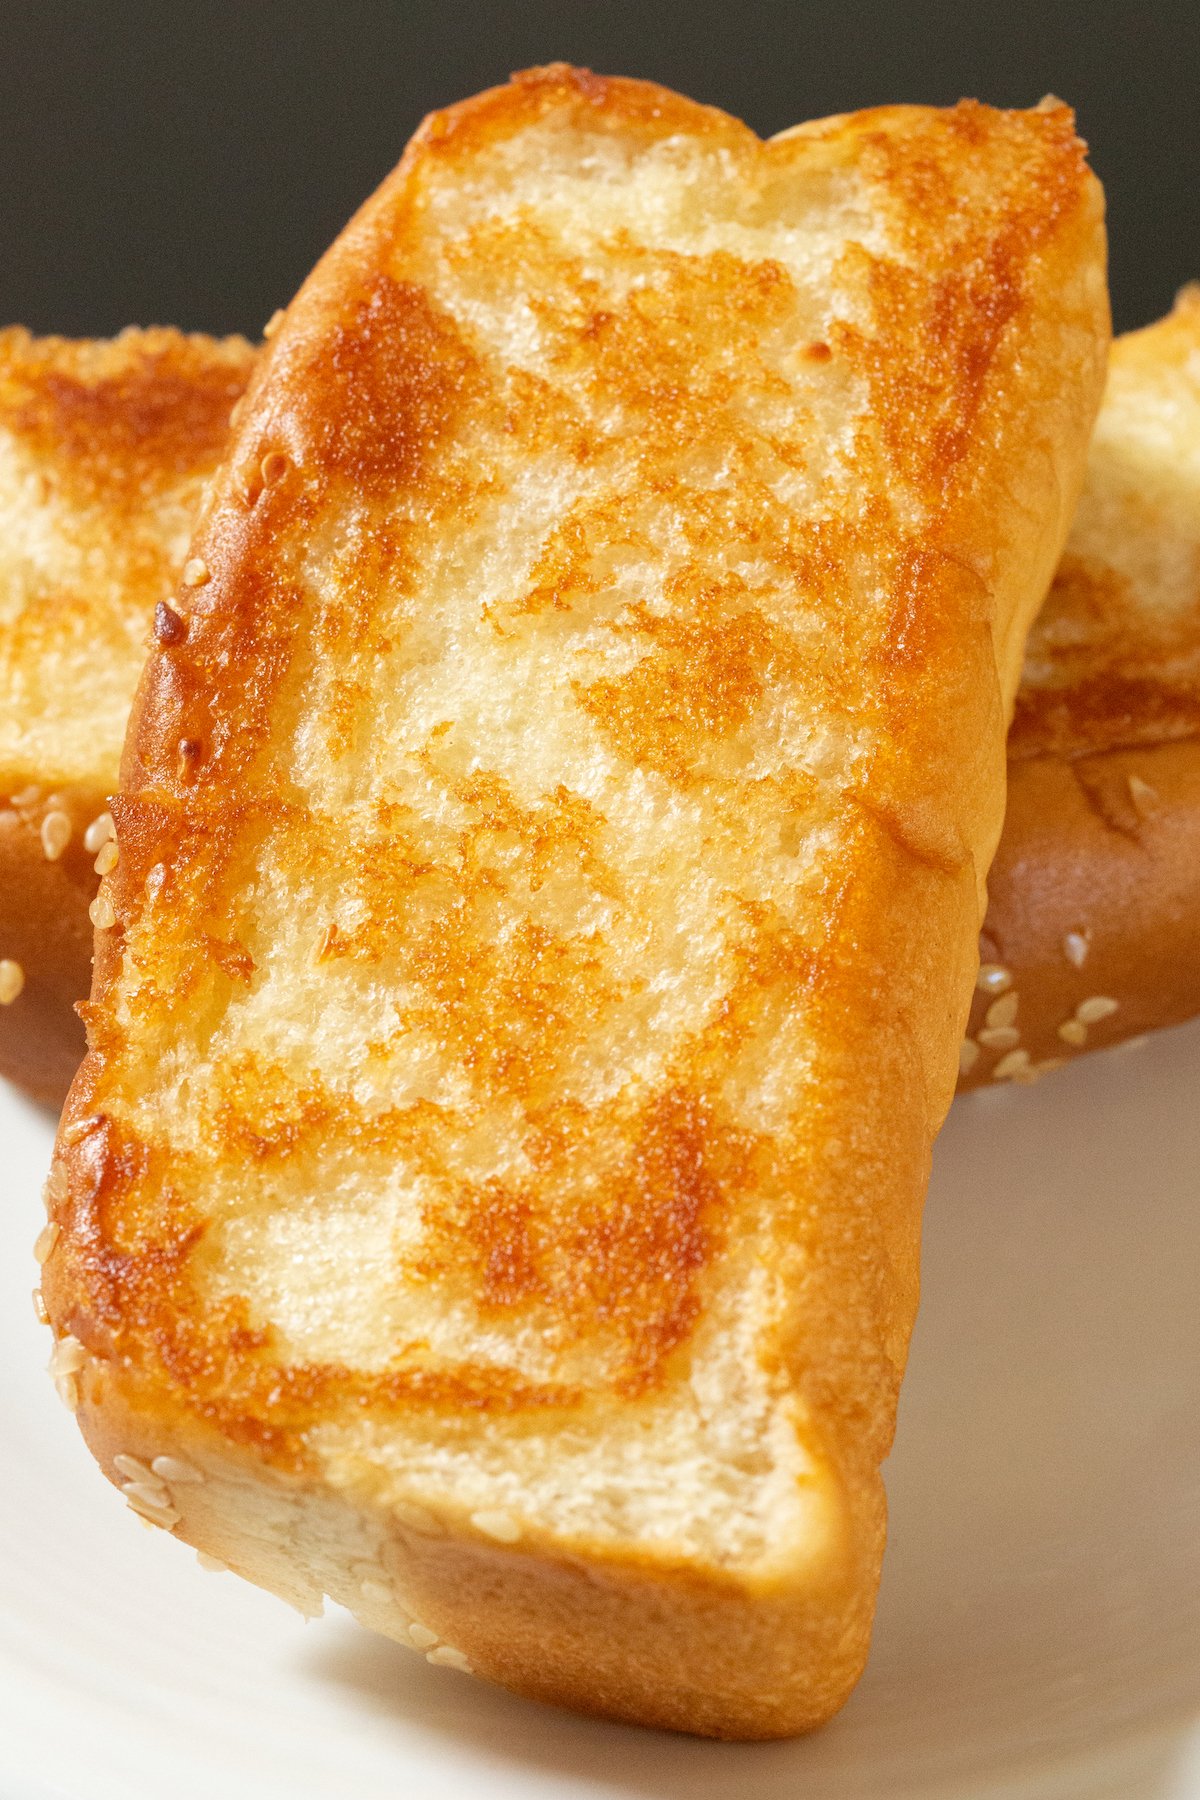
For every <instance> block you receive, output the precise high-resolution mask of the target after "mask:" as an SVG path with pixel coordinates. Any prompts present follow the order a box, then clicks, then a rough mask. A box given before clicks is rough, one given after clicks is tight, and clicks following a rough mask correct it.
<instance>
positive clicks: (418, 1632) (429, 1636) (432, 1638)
mask: <svg viewBox="0 0 1200 1800" xmlns="http://www.w3.org/2000/svg"><path fill="white" fill-rule="evenodd" d="M408 1635H409V1637H410V1638H411V1639H412V1641H413V1643H414V1644H415V1645H416V1646H417V1649H418V1650H428V1649H430V1648H431V1647H432V1645H434V1644H436V1643H437V1641H438V1640H437V1632H436V1631H430V1629H429V1627H428V1625H418V1624H416V1623H414V1624H412V1625H410V1626H409V1628H408Z"/></svg>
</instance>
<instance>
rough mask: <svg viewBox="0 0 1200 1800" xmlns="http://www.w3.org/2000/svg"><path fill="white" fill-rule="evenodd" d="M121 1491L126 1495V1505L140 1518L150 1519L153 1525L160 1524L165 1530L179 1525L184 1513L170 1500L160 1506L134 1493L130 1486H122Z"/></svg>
mask: <svg viewBox="0 0 1200 1800" xmlns="http://www.w3.org/2000/svg"><path fill="white" fill-rule="evenodd" d="M121 1492H122V1493H123V1494H124V1496H125V1503H126V1505H127V1506H128V1507H129V1508H130V1510H131V1511H132V1512H135V1513H136V1514H137V1515H138V1517H139V1518H140V1519H148V1520H149V1522H150V1524H151V1525H159V1526H161V1527H162V1529H163V1530H164V1531H170V1530H171V1528H172V1526H174V1525H178V1523H179V1520H180V1518H181V1516H182V1515H181V1514H180V1513H177V1512H176V1511H175V1508H174V1507H173V1506H172V1505H170V1503H169V1502H168V1504H166V1505H165V1506H160V1505H158V1504H156V1503H155V1502H152V1501H150V1500H147V1499H145V1498H143V1496H142V1495H140V1494H134V1493H132V1492H131V1490H130V1489H129V1488H122V1489H121Z"/></svg>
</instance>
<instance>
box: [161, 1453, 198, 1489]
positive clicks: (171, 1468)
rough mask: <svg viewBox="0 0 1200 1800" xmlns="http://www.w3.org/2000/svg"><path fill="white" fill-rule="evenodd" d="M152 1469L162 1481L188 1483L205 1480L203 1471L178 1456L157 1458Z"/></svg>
mask: <svg viewBox="0 0 1200 1800" xmlns="http://www.w3.org/2000/svg"><path fill="white" fill-rule="evenodd" d="M150 1467H151V1470H152V1471H153V1473H154V1474H155V1475H157V1477H158V1479H159V1480H160V1481H173V1482H180V1481H182V1482H185V1483H186V1482H189V1481H203V1480H204V1472H203V1470H202V1469H197V1468H196V1467H195V1465H194V1464H193V1463H190V1462H184V1461H183V1459H182V1458H181V1457H178V1456H156V1457H155V1459H154V1461H153V1462H152V1463H151V1464H150Z"/></svg>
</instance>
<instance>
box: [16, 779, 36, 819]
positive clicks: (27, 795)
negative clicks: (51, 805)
mask: <svg viewBox="0 0 1200 1800" xmlns="http://www.w3.org/2000/svg"><path fill="white" fill-rule="evenodd" d="M41 797H42V790H41V788H40V787H36V786H34V785H33V784H32V783H30V785H29V786H28V787H23V788H22V789H21V791H20V793H18V794H14V795H13V796H12V803H13V805H14V806H15V807H16V809H17V811H18V812H28V811H29V808H30V807H31V806H36V805H37V803H38V801H39V800H40V799H41Z"/></svg>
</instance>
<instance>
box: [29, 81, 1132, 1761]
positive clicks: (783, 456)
mask: <svg viewBox="0 0 1200 1800" xmlns="http://www.w3.org/2000/svg"><path fill="white" fill-rule="evenodd" d="M1106 341H1107V310H1106V301H1105V295H1104V270H1103V237H1102V226H1101V205H1100V198H1099V191H1098V188H1097V187H1096V184H1095V183H1094V181H1093V180H1092V178H1091V177H1090V176H1089V175H1088V174H1087V171H1086V168H1085V165H1084V162H1083V156H1082V148H1081V146H1080V145H1079V143H1078V141H1077V140H1076V139H1075V137H1074V133H1073V128H1072V121H1071V118H1070V115H1069V113H1068V112H1067V110H1066V109H1065V108H1061V107H1050V108H1045V109H1039V110H1038V111H1036V112H1033V113H1028V114H1003V113H996V112H992V111H989V110H988V109H985V108H983V107H979V106H975V105H971V104H967V105H964V106H962V107H960V108H957V109H955V110H953V111H951V112H944V113H941V112H936V111H932V110H928V109H920V108H899V109H888V110H884V111H880V112H875V113H870V114H865V115H858V116H855V117H851V118H846V119H840V120H833V121H828V122H825V123H824V124H821V125H817V126H811V127H806V128H804V129H802V130H801V131H798V132H796V133H792V134H788V135H787V136H786V137H784V138H783V139H780V140H776V141H774V142H772V143H769V144H763V143H761V142H760V141H759V140H758V139H756V138H755V137H754V136H753V135H752V134H751V133H749V132H748V131H747V130H746V129H745V128H744V127H742V126H740V125H738V124H737V123H736V122H735V121H733V120H730V119H728V118H727V117H725V116H724V115H722V114H719V113H716V112H712V111H710V110H708V109H704V108H700V107H697V106H694V105H692V104H691V103H690V102H687V101H684V100H682V99H680V98H679V97H677V96H675V95H672V94H670V93H668V92H666V91H665V90H662V89H658V88H654V87H651V86H648V85H645V84H641V83H632V82H624V81H608V80H601V79H598V78H596V77H592V76H589V75H586V74H583V73H580V72H576V71H571V70H566V69H562V68H554V69H550V70H545V71H535V72H533V73H532V74H530V75H527V76H525V77H521V78H518V79H517V80H516V81H515V82H514V84H513V85H511V86H510V87H508V88H505V89H500V90H496V91H494V92H492V93H490V94H486V95H483V96H480V97H479V98H478V99H476V100H474V101H470V102H467V103H465V104H464V105H462V106H460V107H456V108H453V109H451V111H449V112H448V113H443V114H437V115H434V117H433V118H432V119H431V120H429V121H428V122H427V123H426V125H425V126H424V127H423V128H422V131H421V132H420V133H419V134H418V137H417V139H416V140H414V143H413V145H412V146H411V147H410V150H409V152H408V153H407V155H406V157H405V159H404V162H403V163H402V164H401V166H400V168H399V170H398V171H397V172H396V174H395V175H394V176H392V177H391V178H390V179H389V181H388V182H386V183H385V184H384V186H383V187H382V188H381V190H380V191H379V193H378V194H377V195H376V196H375V197H374V198H373V199H372V200H371V201H370V202H369V203H368V205H367V206H366V207H365V208H364V209H363V211H362V212H361V213H360V214H359V216H358V217H357V219H356V220H355V221H354V222H353V224H352V225H351V226H350V227H349V228H348V230H347V231H346V232H345V233H344V234H343V236H342V238H341V239H339V241H338V243H337V244H336V245H335V246H334V248H333V249H332V250H331V251H330V252H329V253H328V255H327V256H326V257H325V259H324V260H323V262H322V263H321V264H320V265H319V266H318V268H317V270H316V272H315V273H314V275H313V276H312V277H311V278H310V280H309V282H308V283H307V284H306V286H305V288H304V289H303V290H302V291H301V294H300V296H299V297H298V298H297V300H296V301H295V302H294V303H293V305H292V306H291V308H289V310H288V313H287V315H286V317H285V319H284V321H283V324H282V326H281V328H280V330H279V331H278V334H277V335H276V336H274V337H273V339H272V341H271V344H270V347H269V350H268V351H267V353H266V356H265V358H264V360H263V362H262V363H261V365H260V367H259V369H258V371H257V373H256V376H255V379H254V381H253V383H252V386H251V389H250V392H249V395H248V399H247V403H246V406H245V408H244V411H243V415H242V417H241V418H240V421H239V424H238V426H237V428H236V430H235V433H234V436H233V439H232V444H231V449H230V455H229V460H228V462H227V464H226V466H225V468H224V469H223V471H222V472H221V474H220V476H219V477H218V479H217V481H216V483H215V486H214V490H213V493H212V497H211V500H210V502H209V504H208V506H207V507H206V509H205V511H204V513H203V514H202V517H201V520H200V523H199V526H198V529H197V533H196V536H195V538H194V540H193V542H192V545H191V547H190V551H189V579H188V583H187V585H186V586H181V587H180V588H179V590H178V592H177V594H176V596H175V598H174V600H173V601H172V603H171V605H170V606H169V607H164V608H163V609H162V610H161V611H160V614H159V617H158V626H157V629H158V636H159V646H160V647H159V649H158V651H157V653H156V654H155V655H154V656H153V657H152V658H151V661H150V663H149V665H148V667H147V670H146V673H145V675H144V677H143V680H142V684H141V688H140V690H139V695H138V699H137V702H136V704H135V708H134V714H133V721H132V725H131V731H130V737H129V740H128V743H127V746H126V752H125V760H124V765H123V772H122V790H121V794H120V796H119V798H118V799H117V800H116V801H115V802H114V807H113V812H114V817H115V820H116V830H117V841H118V845H119V861H118V863H117V866H116V868H115V869H114V870H113V871H112V872H111V873H110V874H108V875H107V876H106V877H105V879H104V883H103V886H102V890H101V897H100V918H101V930H100V933H99V952H98V965H97V978H96V985H95V989H94V993H93V999H92V1003H91V1006H90V1008H89V1009H88V1027H89V1040H90V1053H89V1056H88V1058H87V1060H86V1062H85V1064H84V1067H83V1069H82V1070H81V1072H80V1075H79V1077H78V1078H77V1081H76V1083H75V1085H74V1088H73V1090H72V1095H71V1098H70V1100H69V1102H68V1107H67V1111H66V1113H65V1115H64V1122H63V1126H62V1129H61V1132H60V1140H59V1148H58V1154H57V1159H56V1166H55V1171H54V1175H53V1177H52V1181H51V1189H50V1205H51V1211H52V1219H53V1223H54V1225H55V1226H56V1227H57V1231H56V1232H52V1233H51V1235H50V1237H49V1239H48V1240H47V1246H48V1259H47V1262H46V1267H45V1271H44V1287H45V1293H46V1298H47V1302H48V1304H49V1308H50V1311H51V1315H52V1318H53V1320H54V1323H55V1327H56V1332H57V1334H58V1339H59V1343H58V1349H57V1351H56V1368H57V1370H58V1373H59V1377H60V1385H61V1386H62V1388H63V1390H64V1394H65V1397H66V1398H68V1400H69V1401H71V1403H72V1404H75V1405H77V1406H78V1410H79V1416H80V1422H81V1424H82V1426H83V1429H84V1431H85V1434H86V1435H87V1437H88V1439H89V1441H90V1442H91V1444H92V1446H93V1449H94V1450H95V1452H96V1454H97V1456H98V1458H99V1460H100V1462H101V1464H102V1466H103V1467H104V1469H105V1470H106V1472H107V1473H109V1474H110V1475H111V1476H112V1478H113V1479H115V1480H117V1481H119V1482H122V1483H124V1484H125V1485H126V1489H127V1491H128V1492H130V1496H131V1499H132V1500H134V1502H135V1503H136V1504H138V1505H139V1506H140V1508H141V1509H142V1510H143V1511H145V1512H146V1513H147V1515H148V1516H151V1517H153V1518H154V1519H155V1520H156V1522H158V1523H160V1524H163V1525H165V1526H167V1527H168V1528H169V1529H172V1530H174V1531H176V1532H177V1533H179V1535H181V1536H183V1537H185V1538H187V1539H188V1540H189V1541H192V1542H195V1543H197V1544H198V1545H201V1546H202V1547H203V1548H205V1549H207V1550H209V1551H211V1552H212V1553H214V1554H216V1555H218V1556H220V1557H222V1559H223V1560H225V1561H226V1562H228V1563H230V1564H231V1565H232V1566H233V1567H234V1568H235V1569H238V1570H239V1571H241V1572H242V1573H244V1574H247V1575H249V1576H250V1577H251V1578H252V1579H256V1580H259V1581H261V1582H263V1583H264V1584H265V1585H268V1586H271V1587H274V1588H276V1589H277V1590H278V1591H281V1592H284V1593H287V1594H288V1595H289V1596H290V1597H292V1598H294V1599H297V1600H298V1601H299V1602H300V1603H302V1604H313V1603H315V1602H316V1601H317V1600H318V1599H319V1596H320V1594H321V1592H327V1593H330V1594H332V1595H334V1596H335V1597H336V1598H338V1599H339V1600H342V1601H344V1602H345V1603H346V1604H347V1605H349V1606H351V1607H352V1608H353V1609H354V1610H355V1611H356V1613H357V1614H358V1615H359V1616H360V1617H361V1618H363V1619H364V1620H365V1621H366V1622H367V1623H368V1624H371V1625H373V1626H375V1627H377V1628H378V1629H381V1630H385V1631H388V1632H390V1633H391V1634H392V1635H394V1636H396V1637H399V1638H400V1639H401V1640H402V1641H407V1642H409V1643H411V1644H413V1645H414V1646H415V1647H419V1648H424V1649H425V1650H426V1651H427V1653H428V1654H429V1655H430V1656H431V1657H432V1658H433V1659H434V1660H441V1661H446V1662H450V1663H453V1664H454V1665H455V1666H469V1667H471V1668H474V1669H476V1670H477V1671H478V1672H480V1673H482V1674H484V1675H486V1676H489V1677H491V1678H493V1679H495V1680H498V1681H501V1682H503V1683H505V1684H506V1685H508V1686H510V1687H513V1688H515V1689H517V1690H518V1691H520V1692H522V1693H525V1694H529V1695H535V1696H539V1697H542V1698H546V1699H551V1700H558V1701H562V1702H566V1703H569V1704H572V1705H576V1706H581V1707H584V1708H587V1709H590V1710H594V1711H599V1712H603V1713H608V1714H611V1715H614V1716H618V1717H623V1718H630V1719H638V1720H642V1721H645V1722H650V1723H657V1724H664V1725H672V1726H676V1727H679V1728H683V1729H689V1730H695V1731H702V1732H708V1733H713V1734H718V1735H749V1736H754V1735H778V1734H780V1733H787V1732H790V1731H795V1730H798V1729H802V1728H804V1727H806V1726H809V1725H812V1724H815V1723H817V1722H819V1721H820V1720H821V1719H823V1718H825V1717H827V1716H828V1715H829V1714H830V1712H831V1711H832V1710H833V1709H834V1708H835V1707H836V1706H837V1705H838V1704H839V1703H840V1702H841V1700H842V1699H843V1698H844V1697H845V1694H846V1692H847V1691H848V1689H849V1687H850V1685H851V1684H852V1682H853V1680H854V1679H855V1677H856V1675H857V1673H858V1671H859V1669H860V1667H861V1664H862V1661H863V1658H864V1656H865V1652H866V1643H867V1635H868V1631H869V1623H870V1616H871V1611H872V1606H873V1600H874V1592H875V1585H876V1580H877V1574H878V1565H879V1558H880V1554H881V1550H882V1532H883V1496H882V1487H881V1484H880V1480H879V1473H878V1465H879V1461H880V1459H881V1457H882V1456H883V1454H884V1453H885V1451H886V1449H887V1446H888V1443H889V1441H890V1437H891V1431H892V1424H893V1417H894V1408H895V1399H896V1391H897V1386H898V1382H899V1378H900V1372H901V1369H902V1366H903V1361H904V1356H905V1350H906V1344H907V1338H908V1332H909V1328H910V1325H911V1321H912V1315H913V1309H914V1306H915V1301H916V1248H917V1234H918V1224H919V1211H920V1201H921V1197H922V1193H923V1189H924V1184H925V1179H926V1173H927V1167H928V1159H929V1149H930V1143H931V1140H932V1136H933V1133H934V1131H935V1130H936V1128H937V1125H938V1123H939V1121H940V1118H941V1116H942V1113H943V1112H944V1109H945V1106H946V1104H947V1102H948V1099H949V1096H950V1092H951V1090H952V1086H953V1080H954V1070H955V1065H956V1061H957V1051H958V1042H959V1038H960V1035H961V1031H962V1026H963V1022H964V1019H965V1015H966V1009H967V1004H968V1000H969V994H970V990H971V985H972V981H973V976H974V958H975V943H976V936H977V932H978V928H979V923H980V913H981V906H982V894H983V879H984V875H985V871H986V867H987V863H988V860H989V858H990V856H991V853H992V850H993V848H994V845H995V841H996V837H997V835H998V832H999V828H1000V820H1001V814H1002V810H1003V786H1004V782H1003V738H1004V720H1005V712H1006V707H1007V705H1008V704H1009V703H1010V701H1011V696H1012V693H1013V691H1014V689H1015V685H1016V681H1017V676H1018V673H1019V667H1020V657H1021V647H1022V642H1023V638H1024V633H1025V630H1026V627H1027V625H1028V622H1029V619H1030V617H1031V616H1032V613H1033V610H1034V608H1035V606H1036V604H1037V602H1038V600H1039V599H1040V597H1041V595H1042V593H1043V592H1044V589H1045V586H1046V584H1047V582H1048V580H1049V578H1050V575H1051V572H1052V569H1053V566H1054V562H1055V559H1056V557H1057V555H1058V553H1059V550H1060V548H1061V543H1062V539H1063V536H1064V534H1065V531H1066V526H1067V522H1068V519H1069V516H1070V512H1071V509H1072V507H1073V505H1074V501H1075V497H1076V494H1077V491H1078V485H1079V481H1080V478H1081V475H1082V469H1083V459H1084V450H1085V446H1086V441H1087V437H1088V433H1089V431H1090V428H1091V424H1092V419H1093V416H1094V411H1095V406H1096V404H1097V401H1098V398H1099V393H1100V385H1101V381H1102V374H1103V365H1104V357H1105V350H1106ZM1018 367H1019V369H1020V379H1019V380H1017V379H1015V371H1016V370H1017V369H1018ZM164 1455H165V1456H166V1457H168V1459H170V1460H168V1461H167V1462H161V1461H159V1460H158V1459H160V1458H162V1457H163V1456H164ZM146 1470H149V1471H150V1474H149V1476H148V1477H147V1479H145V1480H142V1479H140V1478H139V1474H138V1472H139V1471H143V1472H144V1471H146ZM156 1471H157V1473H156ZM181 1471H182V1473H181Z"/></svg>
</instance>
